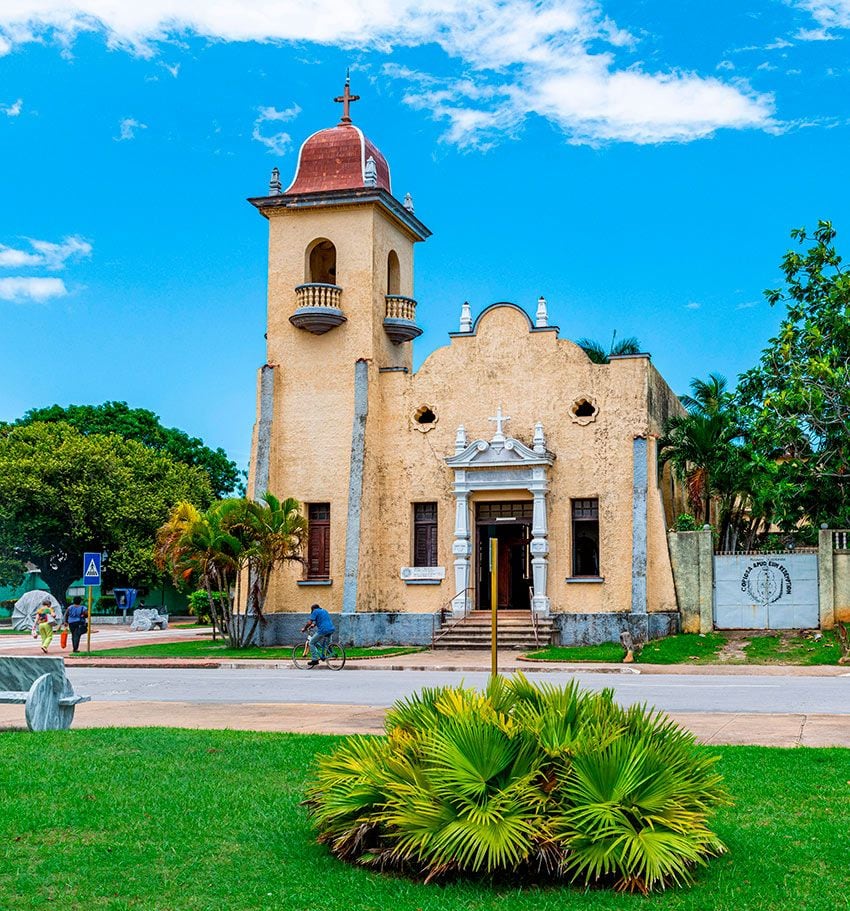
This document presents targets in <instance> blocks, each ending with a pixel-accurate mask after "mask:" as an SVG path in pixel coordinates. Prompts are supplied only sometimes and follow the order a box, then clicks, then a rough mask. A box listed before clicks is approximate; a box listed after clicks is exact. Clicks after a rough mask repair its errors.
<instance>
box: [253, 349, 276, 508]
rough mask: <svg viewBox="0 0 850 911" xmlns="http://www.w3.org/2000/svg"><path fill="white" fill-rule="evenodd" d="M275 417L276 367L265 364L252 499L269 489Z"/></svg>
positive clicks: (261, 378) (261, 379)
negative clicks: (273, 421)
mask: <svg viewBox="0 0 850 911" xmlns="http://www.w3.org/2000/svg"><path fill="white" fill-rule="evenodd" d="M273 417H274V367H272V366H271V364H265V365H264V366H262V367H261V368H260V414H259V417H258V419H257V453H256V460H255V462H254V489H253V490H252V491H251V495H252V497H253V498H254V499H255V500H257V499H260V498H261V497H262V496H263V495H264V494H265V493H266V492H267V491H268V489H269V464H270V462H271V448H272V420H273Z"/></svg>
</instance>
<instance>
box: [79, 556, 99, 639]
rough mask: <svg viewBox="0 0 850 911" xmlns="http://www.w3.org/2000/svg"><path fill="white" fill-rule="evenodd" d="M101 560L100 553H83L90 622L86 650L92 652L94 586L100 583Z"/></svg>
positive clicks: (84, 579)
mask: <svg viewBox="0 0 850 911" xmlns="http://www.w3.org/2000/svg"><path fill="white" fill-rule="evenodd" d="M100 562H101V555H100V554H99V553H85V554H83V585H85V587H86V591H87V592H88V622H87V623H86V628H87V635H86V651H87V652H88V653H89V654H91V608H92V603H91V602H92V588H93V587H94V586H95V585H100Z"/></svg>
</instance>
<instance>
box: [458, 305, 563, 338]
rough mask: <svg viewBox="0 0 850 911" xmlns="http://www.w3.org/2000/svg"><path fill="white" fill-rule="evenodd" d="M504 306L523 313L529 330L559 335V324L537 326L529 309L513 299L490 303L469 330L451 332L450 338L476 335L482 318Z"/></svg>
mask: <svg viewBox="0 0 850 911" xmlns="http://www.w3.org/2000/svg"><path fill="white" fill-rule="evenodd" d="M502 308H508V309H511V310H516V311H517V313H521V314H522V315H523V316H524V317H525V320H526V322H527V323H528V331H529V332H554V333H555V334H556V337H557V333H558V327H557V326H535V325H534V320H533V319H532V318H531V316H530V315H529V313H528V311H527V310H526V309H525V308H524V307H520V305H519V304H515V303H513V302H512V301H496V303H494V304H490V305H489V306H487V307H485V308H484V309H483V310H482V311H481V312H480V313H479V314H478V316H476V317H475V322H474V323H473V324H472V329H471V330H470V331H469V332H450V333H449V338H468V337H469V336H474V335H477V334H478V328H479V326H480V325H481V322H482V320H484V319H485V318H486V317H487V316H488V315H489V314H491V313H493V312H495V311H496V310H500V309H502Z"/></svg>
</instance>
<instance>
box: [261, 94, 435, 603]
mask: <svg viewBox="0 0 850 911" xmlns="http://www.w3.org/2000/svg"><path fill="white" fill-rule="evenodd" d="M334 100H335V101H336V102H338V103H340V104H341V105H342V117H341V119H340V121H339V123H338V124H337V125H336V126H333V127H330V128H328V129H324V130H320V131H319V132H317V133H314V134H313V135H312V136H310V137H309V138H308V139H307V140H306V141H305V142H304V143H303V145H302V146H301V148H300V150H299V153H298V162H297V165H296V169H295V175H294V177H293V179H292V181H291V182H290V183H289V185H288V186H286V188H285V189H284V188H283V183H282V182H281V180H280V175H279V172H278V171H277V169H275V170H274V171H273V172H272V180H271V183H270V185H269V192H268V195H266V196H262V197H258V198H253V199H250V200H249V202H250V203H251V204H252V205H253V206H255V207H256V208H257V209H258V210H259V212H260V214H261V215H263V216H264V217H265V218H266V219H268V222H269V271H268V329H267V335H266V338H267V354H266V359H267V363H266V365H265V366H264V367H263V368H262V369H261V371H260V382H259V393H258V409H257V416H258V419H257V424H256V425H255V433H254V444H253V449H252V458H251V477H250V482H249V490H250V492H251V494H252V495H253V496H262V494H263V493H264V492H265V490H267V489H268V490H271V491H272V492H273V493H275V494H276V495H279V496H294V497H297V498H298V499H299V500H301V501H302V502H303V503H305V504H306V510H307V511H308V512H309V509H310V504H322V510H323V511H322V514H323V515H324V514H325V513H326V512H329V514H330V519H329V520H328V521H329V522H330V525H329V529H330V530H329V535H330V539H329V540H330V544H329V547H328V549H329V553H330V558H329V562H328V570H327V575H328V578H327V579H319V578H316V579H310V578H304V579H301V578H296V576H299V575H300V570H299V571H298V572H296V570H295V569H293V570H292V574H294V575H293V578H292V579H290V580H288V582H286V580H280V584H281V585H283V587H285V589H286V591H287V593H288V594H287V599H289V600H290V601H291V598H290V594H289V593H291V592H292V591H295V592H299V591H300V595H298V594H296V596H295V600H296V601H298V602H299V606H298V608H297V609H301V607H300V601H301V600H303V601H304V607H305V609H306V607H309V605H310V603H312V601H311V599H313V600H318V599H317V598H316V595H317V593H316V592H311V591H310V590H309V589H310V587H311V585H312V584H313V583H316V584H319V583H323V584H324V585H325V586H326V587H327V590H326V591H325V592H324V595H325V597H323V598H322V600H323V602H324V603H323V606H325V607H328V608H329V609H333V610H347V611H353V610H355V607H354V603H355V602H356V588H357V585H356V574H357V559H358V546H359V530H358V529H359V523H360V521H361V513H362V511H363V510H362V509H361V500H362V489H363V486H364V484H366V485H367V486H368V484H369V477H368V475H369V471H370V468H369V464H368V458H367V456H366V450H367V449H368V445H367V443H368V436H369V434H370V433H372V432H376V431H373V430H370V429H369V428H370V427H377V426H378V424H379V420H376V419H378V418H379V415H378V414H376V412H377V411H379V409H380V395H379V394H378V391H377V378H378V375H379V374H380V373H381V372H385V371H401V372H409V371H410V370H411V368H412V360H413V357H412V342H413V339H415V338H416V337H417V336H419V335H421V333H422V330H421V329H420V328H419V325H418V324H417V320H416V308H417V303H416V299H415V297H414V290H413V249H414V244H416V243H417V242H419V241H422V240H425V239H426V238H427V237H428V236H430V233H431V232H430V231H429V230H428V228H426V227H425V225H424V224H423V223H422V222H421V221H420V220H419V219H418V218H417V217H416V216H415V214H414V212H413V203H412V200H411V198H410V196H409V194H408V196H407V197H406V198H405V200H404V201H403V202H401V201H399V200H398V199H396V197H395V196H393V193H392V184H391V178H390V167H389V164H388V163H387V160H386V158H385V157H384V156H383V155H382V154H381V152H380V150H379V149H378V148H377V146H376V145H375V144H374V143H373V142H371V141H370V140H369V139H368V138H367V137H366V136H364V135H363V132H362V131H361V130H360V129H359V128H358V127H357V126H355V125H354V123H353V122H352V117H351V106H352V104H353V103H354V102H356V101H358V100H359V96H358V95H353V94H352V93H351V87H350V80H349V79H348V78H346V81H345V86H344V91H343V94H342V95H340V96H338V97H337V98H335V99H334ZM367 414H369V421H368V424H367V419H366V415H367ZM358 491H359V492H358ZM326 507H328V508H327V509H326ZM317 514H318V513H317ZM355 523H356V524H357V525H358V528H355V527H354V524H355ZM307 575H308V576H309V572H308V573H307ZM352 576H353V577H354V582H353V583H352V581H351V579H352ZM284 582H286V584H285V585H284ZM290 583H291V584H290ZM305 589H306V591H305ZM343 589H345V592H344V593H343ZM275 591H276V590H275ZM302 595H303V597H301V596H302ZM273 596H274V592H273ZM275 597H276V596H275ZM343 602H345V603H343ZM276 609H278V610H283V609H286V610H293V609H296V607H295V605H293V604H292V603H289V604H288V605H286V606H280V607H278V608H276Z"/></svg>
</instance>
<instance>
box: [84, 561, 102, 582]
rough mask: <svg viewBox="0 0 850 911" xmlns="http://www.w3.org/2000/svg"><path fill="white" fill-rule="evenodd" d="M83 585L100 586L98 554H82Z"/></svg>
mask: <svg viewBox="0 0 850 911" xmlns="http://www.w3.org/2000/svg"><path fill="white" fill-rule="evenodd" d="M83 585H100V554H83Z"/></svg>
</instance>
